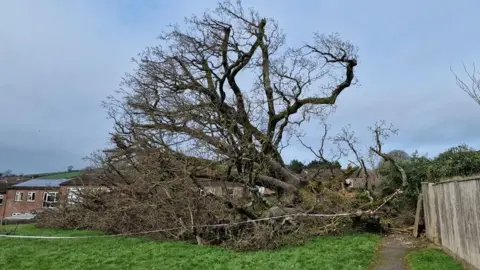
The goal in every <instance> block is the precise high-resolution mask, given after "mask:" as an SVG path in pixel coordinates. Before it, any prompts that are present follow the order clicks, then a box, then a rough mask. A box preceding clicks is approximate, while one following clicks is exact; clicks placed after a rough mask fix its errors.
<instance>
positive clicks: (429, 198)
mask: <svg viewBox="0 0 480 270" xmlns="http://www.w3.org/2000/svg"><path fill="white" fill-rule="evenodd" d="M422 194H423V209H424V213H425V229H426V235H427V237H428V239H430V240H431V241H432V242H434V243H436V244H440V245H441V246H442V248H443V249H444V250H445V251H446V252H447V253H449V254H450V255H452V256H454V257H456V258H457V259H459V260H461V261H462V262H464V263H465V264H466V265H467V266H469V268H472V269H480V177H476V178H465V179H459V180H452V181H445V182H440V183H435V184H433V183H422Z"/></svg>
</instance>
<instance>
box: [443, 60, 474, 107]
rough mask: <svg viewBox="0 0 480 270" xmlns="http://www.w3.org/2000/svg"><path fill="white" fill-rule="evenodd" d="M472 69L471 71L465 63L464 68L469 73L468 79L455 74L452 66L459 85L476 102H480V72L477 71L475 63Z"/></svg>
mask: <svg viewBox="0 0 480 270" xmlns="http://www.w3.org/2000/svg"><path fill="white" fill-rule="evenodd" d="M472 66H473V68H472V71H469V70H468V69H467V67H466V66H465V63H463V70H464V71H465V74H466V75H467V78H466V80H463V79H461V78H460V77H458V76H457V74H455V72H454V71H453V70H452V69H451V68H450V70H451V71H452V73H453V75H454V76H455V80H456V82H457V85H458V87H460V89H461V90H463V91H464V92H465V93H467V94H468V95H469V96H470V97H471V98H472V99H473V100H474V101H475V102H477V103H478V104H480V78H479V75H480V72H479V71H477V69H476V66H475V63H474V64H473V65H472Z"/></svg>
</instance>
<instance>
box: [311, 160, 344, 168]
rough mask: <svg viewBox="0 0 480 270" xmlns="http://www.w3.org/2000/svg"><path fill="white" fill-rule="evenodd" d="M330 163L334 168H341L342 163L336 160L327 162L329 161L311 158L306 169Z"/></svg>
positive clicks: (323, 166)
mask: <svg viewBox="0 0 480 270" xmlns="http://www.w3.org/2000/svg"><path fill="white" fill-rule="evenodd" d="M332 165H333V167H334V168H341V167H342V165H341V164H340V162H338V161H335V162H333V163H332V162H329V161H320V160H312V161H310V163H308V164H307V168H308V169H312V168H328V167H330V166H332Z"/></svg>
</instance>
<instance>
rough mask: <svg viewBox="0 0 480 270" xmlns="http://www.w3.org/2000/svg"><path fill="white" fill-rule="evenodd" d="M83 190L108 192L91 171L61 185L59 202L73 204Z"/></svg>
mask: <svg viewBox="0 0 480 270" xmlns="http://www.w3.org/2000/svg"><path fill="white" fill-rule="evenodd" d="M85 189H96V190H108V188H107V187H105V186H104V182H103V181H102V180H101V178H100V177H98V175H97V174H96V172H95V171H91V172H88V173H84V174H82V175H80V176H77V177H74V178H72V179H69V180H68V181H65V182H63V183H61V184H60V197H59V200H60V202H62V203H67V204H73V203H75V201H77V200H78V197H79V196H80V194H81V191H82V190H85Z"/></svg>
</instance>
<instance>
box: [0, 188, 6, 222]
mask: <svg viewBox="0 0 480 270" xmlns="http://www.w3.org/2000/svg"><path fill="white" fill-rule="evenodd" d="M0 196H3V201H2V204H0V220H2V218H3V214H4V212H5V204H7V194H0Z"/></svg>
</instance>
